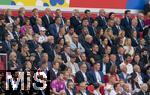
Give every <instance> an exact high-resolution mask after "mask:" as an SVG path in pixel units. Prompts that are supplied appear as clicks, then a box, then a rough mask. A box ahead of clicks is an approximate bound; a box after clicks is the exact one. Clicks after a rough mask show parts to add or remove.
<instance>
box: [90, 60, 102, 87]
mask: <svg viewBox="0 0 150 95" xmlns="http://www.w3.org/2000/svg"><path fill="white" fill-rule="evenodd" d="M88 78H89V84H94V83H99V84H102V83H104V74H103V72H101V71H100V63H98V62H97V63H95V64H94V68H93V70H91V71H90V72H89V73H88Z"/></svg>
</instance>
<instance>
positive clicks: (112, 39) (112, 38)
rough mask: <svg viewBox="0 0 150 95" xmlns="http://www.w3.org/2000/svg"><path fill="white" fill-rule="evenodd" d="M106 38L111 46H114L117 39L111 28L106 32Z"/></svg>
mask: <svg viewBox="0 0 150 95" xmlns="http://www.w3.org/2000/svg"><path fill="white" fill-rule="evenodd" d="M104 36H105V37H106V38H107V39H108V42H109V45H110V46H114V44H115V40H116V37H115V36H114V35H113V31H112V29H111V28H107V29H106V30H105V32H104Z"/></svg>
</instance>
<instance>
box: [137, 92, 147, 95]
mask: <svg viewBox="0 0 150 95" xmlns="http://www.w3.org/2000/svg"><path fill="white" fill-rule="evenodd" d="M136 95H149V93H148V92H146V93H143V91H139V92H138V93H137V94H136Z"/></svg>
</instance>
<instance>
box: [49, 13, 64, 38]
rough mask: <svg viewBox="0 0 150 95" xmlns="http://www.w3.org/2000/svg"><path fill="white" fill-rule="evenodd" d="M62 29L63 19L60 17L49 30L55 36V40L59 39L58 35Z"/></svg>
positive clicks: (56, 18)
mask: <svg viewBox="0 0 150 95" xmlns="http://www.w3.org/2000/svg"><path fill="white" fill-rule="evenodd" d="M60 27H61V18H60V17H58V16H57V17H55V23H54V24H51V25H50V27H49V29H50V33H49V34H50V35H52V36H54V38H55V39H57V38H58V37H59V35H58V33H59V30H60Z"/></svg>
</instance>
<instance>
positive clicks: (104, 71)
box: [102, 63, 106, 75]
mask: <svg viewBox="0 0 150 95" xmlns="http://www.w3.org/2000/svg"><path fill="white" fill-rule="evenodd" d="M102 72H103V74H104V75H106V64H105V63H103V70H102Z"/></svg>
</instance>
